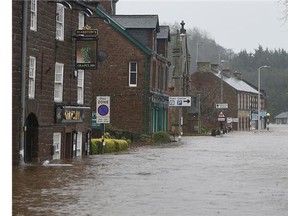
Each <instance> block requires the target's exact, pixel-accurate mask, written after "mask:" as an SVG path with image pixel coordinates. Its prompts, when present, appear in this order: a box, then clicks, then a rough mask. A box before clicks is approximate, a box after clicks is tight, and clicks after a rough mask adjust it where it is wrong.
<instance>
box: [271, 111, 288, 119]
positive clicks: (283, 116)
mask: <svg viewBox="0 0 288 216" xmlns="http://www.w3.org/2000/svg"><path fill="white" fill-rule="evenodd" d="M274 118H278V119H283V118H284V119H288V112H282V113H280V114H279V115H277V116H275V117H274Z"/></svg>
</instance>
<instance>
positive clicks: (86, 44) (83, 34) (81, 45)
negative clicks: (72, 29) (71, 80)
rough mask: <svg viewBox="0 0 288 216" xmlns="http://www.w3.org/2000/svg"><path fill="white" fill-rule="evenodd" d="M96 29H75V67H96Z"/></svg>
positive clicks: (84, 68)
mask: <svg viewBox="0 0 288 216" xmlns="http://www.w3.org/2000/svg"><path fill="white" fill-rule="evenodd" d="M97 43H98V30H97V29H83V30H76V45H75V47H76V51H75V52H76V53H75V56H76V60H75V62H76V64H75V67H76V69H82V70H90V69H96V68H97V53H98V51H97V49H98V44H97Z"/></svg>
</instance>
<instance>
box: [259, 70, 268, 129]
mask: <svg viewBox="0 0 288 216" xmlns="http://www.w3.org/2000/svg"><path fill="white" fill-rule="evenodd" d="M261 68H270V66H267V65H263V66H260V67H259V68H258V117H257V119H258V132H260V127H261V124H260V112H261V98H260V72H261Z"/></svg>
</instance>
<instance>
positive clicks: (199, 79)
mask: <svg viewBox="0 0 288 216" xmlns="http://www.w3.org/2000/svg"><path fill="white" fill-rule="evenodd" d="M191 81H192V82H191V83H192V89H193V92H194V94H195V95H197V93H196V92H199V91H200V92H201V117H202V118H201V120H202V126H206V127H208V128H210V129H213V128H218V127H219V125H220V123H219V122H218V119H217V118H218V115H219V113H220V111H221V110H219V109H216V103H221V79H219V78H218V77H216V76H215V75H214V74H212V73H211V72H195V73H193V74H192V75H191ZM223 103H229V106H228V107H229V108H228V109H224V110H223V112H224V113H225V115H226V117H237V92H236V91H235V90H234V89H233V88H232V87H231V86H229V85H228V84H226V83H225V82H223Z"/></svg>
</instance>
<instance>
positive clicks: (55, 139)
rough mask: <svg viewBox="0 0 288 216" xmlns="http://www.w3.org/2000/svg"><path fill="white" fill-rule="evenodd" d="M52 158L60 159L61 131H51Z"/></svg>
mask: <svg viewBox="0 0 288 216" xmlns="http://www.w3.org/2000/svg"><path fill="white" fill-rule="evenodd" d="M53 148H54V152H53V160H59V159H61V133H53Z"/></svg>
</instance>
